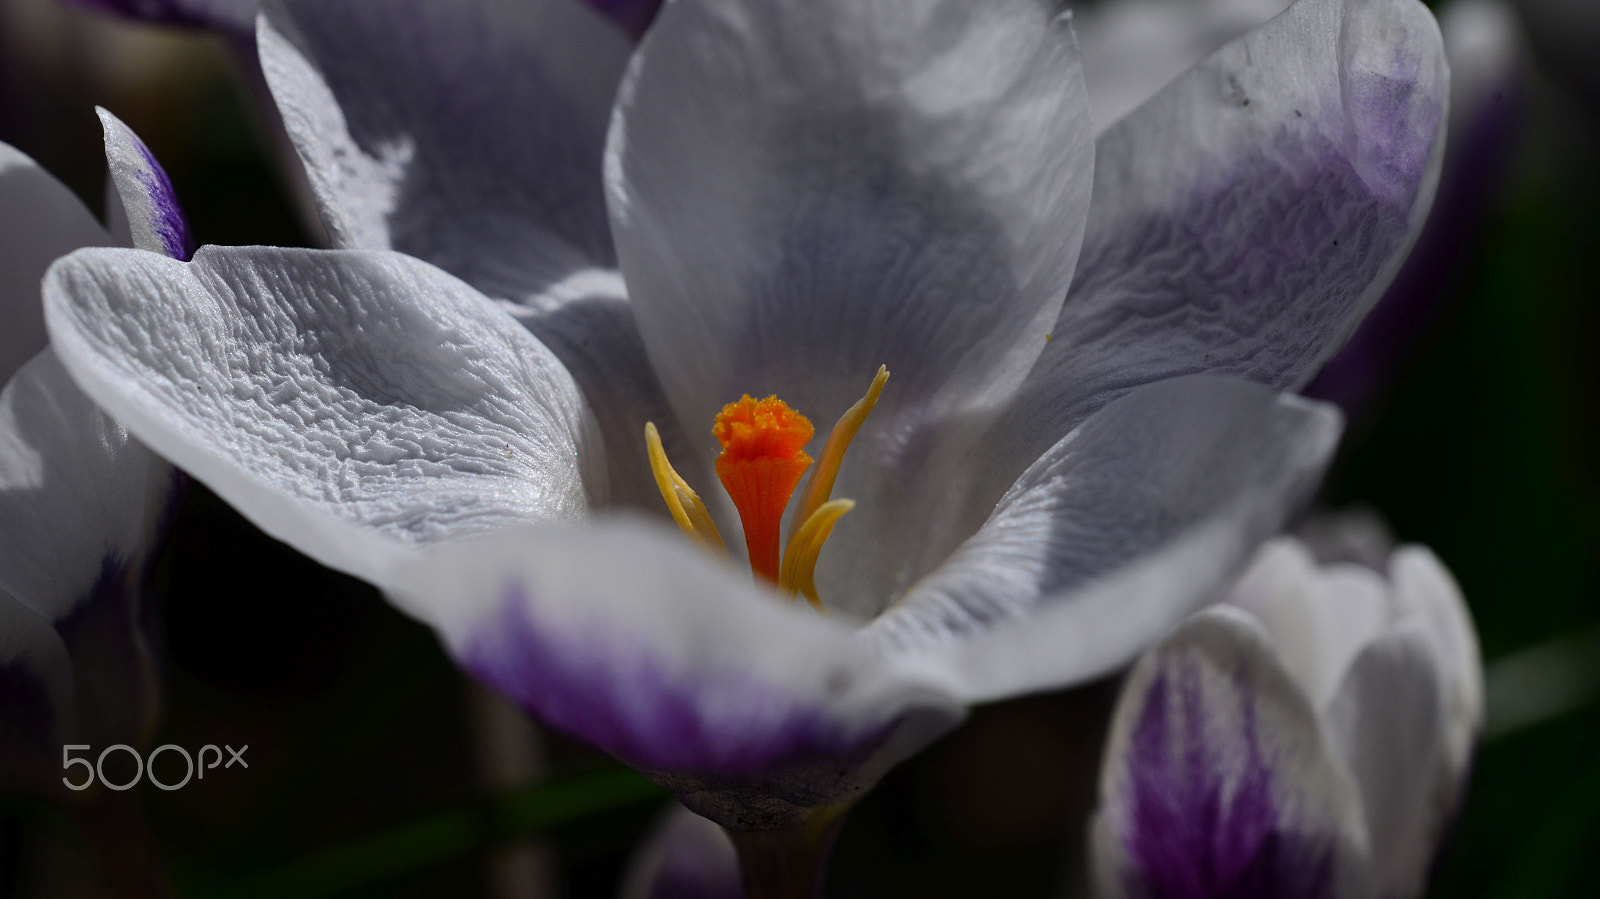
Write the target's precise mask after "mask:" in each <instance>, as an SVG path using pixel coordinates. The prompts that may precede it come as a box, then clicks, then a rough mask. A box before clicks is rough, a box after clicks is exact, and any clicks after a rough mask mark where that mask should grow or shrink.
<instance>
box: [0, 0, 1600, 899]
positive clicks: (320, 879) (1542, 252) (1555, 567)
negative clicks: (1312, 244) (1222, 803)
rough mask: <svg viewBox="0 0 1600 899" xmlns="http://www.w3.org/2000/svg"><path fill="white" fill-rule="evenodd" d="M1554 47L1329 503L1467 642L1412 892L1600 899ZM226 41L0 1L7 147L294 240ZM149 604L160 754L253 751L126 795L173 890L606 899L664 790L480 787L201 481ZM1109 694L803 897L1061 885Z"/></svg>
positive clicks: (48, 855)
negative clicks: (1454, 720) (137, 143)
mask: <svg viewBox="0 0 1600 899" xmlns="http://www.w3.org/2000/svg"><path fill="white" fill-rule="evenodd" d="M1571 2H1575V3H1577V2H1584V0H1571ZM1552 40H1553V39H1552V38H1551V37H1550V36H1549V35H1543V36H1541V35H1539V34H1537V33H1536V34H1535V35H1534V43H1533V52H1532V53H1530V58H1529V60H1528V65H1527V66H1526V72H1525V74H1526V78H1525V82H1524V93H1523V96H1522V97H1521V98H1520V99H1521V106H1520V125H1521V126H1522V129H1521V133H1520V134H1519V135H1518V137H1517V138H1516V140H1515V142H1514V145H1513V153H1512V159H1511V163H1510V168H1509V172H1508V174H1507V176H1506V178H1505V179H1504V180H1503V182H1502V183H1498V184H1496V183H1486V184H1484V185H1483V189H1484V190H1486V191H1490V192H1492V195H1493V199H1492V202H1491V204H1490V213H1489V215H1488V217H1487V219H1486V221H1485V223H1484V225H1483V228H1482V230H1481V233H1480V234H1479V235H1478V236H1477V238H1476V239H1475V240H1474V241H1473V242H1472V243H1471V244H1470V245H1469V246H1468V247H1467V248H1466V249H1465V251H1464V252H1463V254H1462V258H1461V259H1460V260H1459V266H1458V269H1457V271H1456V274H1455V278H1454V280H1453V282H1452V283H1451V284H1450V286H1449V288H1448V290H1449V299H1448V302H1447V304H1446V305H1445V307H1444V311H1443V313H1442V315H1440V316H1439V317H1438V319H1437V321H1436V322H1435V323H1434V325H1433V326H1432V327H1431V329H1430V330H1429V332H1428V333H1427V334H1425V335H1423V336H1422V338H1421V340H1420V341H1419V342H1418V344H1417V349H1416V351H1415V352H1414V353H1413V354H1412V355H1411V356H1410V358H1409V359H1408V360H1407V361H1406V362H1405V364H1404V366H1403V368H1402V369H1401V371H1400V373H1399V375H1398V376H1397V377H1396V378H1394V379H1393V380H1392V382H1391V383H1390V384H1389V385H1388V387H1387V388H1386V390H1385V391H1384V392H1383V393H1382V395H1381V396H1380V397H1379V398H1378V400H1377V401H1376V402H1375V403H1374V404H1373V405H1372V406H1371V407H1370V408H1369V409H1367V410H1366V411H1364V412H1362V413H1361V414H1359V415H1358V416H1356V417H1355V418H1354V419H1353V420H1352V422H1351V426H1350V428H1349V432H1348V434H1347V436H1346V441H1345V445H1344V448H1343V450H1342V453H1341V455H1340V457H1339V459H1338V461H1337V463H1336V465H1335V467H1334V471H1333V473H1332V476H1331V477H1330V479H1329V481H1328V483H1327V486H1326V488H1325V490H1324V494H1323V500H1322V501H1323V503H1324V504H1325V505H1328V506H1332V507H1340V506H1346V505H1350V504H1360V505H1364V506H1369V507H1371V508H1373V509H1376V510H1379V511H1381V513H1382V514H1383V515H1384V516H1385V517H1386V518H1387V519H1388V521H1389V522H1390V523H1391V524H1392V526H1393V529H1394V532H1395V533H1396V534H1397V535H1398V536H1399V537H1400V538H1402V539H1404V540H1409V541H1418V542H1423V543H1427V544H1429V545H1431V546H1432V547H1434V549H1435V550H1436V551H1437V553H1438V555H1439V556H1440V557H1441V558H1442V559H1443V560H1444V561H1445V562H1446V564H1448V565H1449V566H1450V567H1451V568H1452V569H1453V570H1454V572H1455V574H1456V576H1457V577H1458V578H1459V580H1460V582H1461V584H1462V587H1463V589H1464V591H1465V593H1466V596H1467V599H1468V602H1469V604H1470V605H1471V608H1472V611H1473V614H1474V616H1475V618H1476V620H1477V624H1478V629H1479V633H1480V636H1481V639H1482V646H1483V652H1484V657H1485V659H1486V661H1487V662H1488V664H1489V670H1490V684H1489V690H1490V697H1491V709H1490V735H1489V737H1488V738H1487V739H1486V740H1485V742H1484V743H1483V745H1482V747H1481V748H1480V751H1479V756H1478V762H1477V771H1476V777H1475V779H1474V782H1473V784H1472V788H1471V792H1470V795H1469V797H1468V800H1467V802H1466V805H1465V808H1464V810H1463V812H1462V814H1461V818H1460V821H1459V824H1458V827H1457V830H1456V833H1455V835H1454V839H1453V840H1452V841H1451V842H1450V844H1448V845H1447V847H1446V849H1445V850H1444V852H1443V854H1442V857H1441V858H1440V860H1439V864H1438V874H1437V877H1436V880H1435V883H1434V888H1433V890H1432V893H1431V895H1433V896H1438V897H1484V899H1511V897H1517V899H1541V897H1592V896H1596V895H1600V853H1597V852H1596V851H1595V849H1596V847H1597V846H1600V704H1596V703H1595V702H1593V701H1592V700H1593V699H1594V697H1595V695H1596V685H1597V684H1600V470H1597V468H1596V465H1595V463H1596V461H1597V460H1600V390H1596V387H1597V386H1600V354H1597V353H1596V341H1597V339H1600V304H1597V303H1596V302H1595V300H1596V298H1597V291H1596V274H1597V272H1600V168H1597V166H1596V165H1595V160H1596V159H1600V96H1597V95H1595V94H1592V93H1587V94H1586V93H1585V90H1586V89H1588V90H1592V89H1593V86H1594V84H1595V82H1594V81H1590V82H1588V83H1589V85H1590V87H1589V88H1585V87H1583V86H1582V85H1583V81H1582V79H1581V78H1573V77H1571V76H1572V75H1573V74H1574V73H1573V71H1572V70H1571V69H1570V68H1567V69H1563V68H1562V65H1563V64H1564V63H1562V62H1561V61H1560V59H1559V58H1558V59H1557V62H1556V64H1554V65H1552V64H1551V62H1550V60H1549V59H1546V58H1545V57H1543V56H1541V55H1540V51H1541V50H1542V49H1545V48H1547V47H1549V46H1551V42H1552ZM236 49H237V48H235V47H230V46H229V45H228V44H227V42H226V41H224V40H223V39H221V38H218V37H215V36H210V35H206V34H201V33H197V32H186V31H173V30H162V29H157V28H151V27H145V26H140V25H135V24H130V23H128V22H125V21H121V20H116V19H111V18H107V17H103V16H97V15H94V14H92V13H87V12H83V11H81V10H79V9H76V8H68V7H66V6H63V5H60V4H59V3H58V2H57V0H0V139H3V140H5V141H7V142H9V143H12V144H13V145H15V146H17V147H19V148H21V149H22V150H24V151H25V152H27V153H29V154H30V155H32V156H33V157H34V158H35V159H37V160H38V161H39V162H40V163H41V164H42V165H44V167H45V168H47V169H48V170H50V171H51V172H53V173H55V174H56V175H58V176H59V177H61V178H62V180H64V181H65V182H66V183H68V184H69V185H70V186H72V187H73V188H74V189H75V190H76V191H77V192H78V194H79V195H80V196H81V197H82V198H83V199H84V201H85V202H86V203H87V204H89V206H90V207H91V208H93V209H96V210H100V209H102V208H103V205H104V204H103V200H102V196H101V191H102V189H103V188H102V184H103V177H104V157H103V155H102V151H101V142H100V132H99V124H98V122H97V121H96V119H95V116H94V114H93V111H92V107H93V105H95V104H99V105H102V106H105V107H107V108H109V109H110V110H112V111H113V112H115V113H116V114H117V115H119V116H121V117H122V118H123V119H124V120H125V121H127V122H128V124H130V125H131V126H132V127H133V128H134V129H135V130H136V131H137V132H138V133H139V134H140V135H142V136H143V137H144V139H145V140H146V141H147V143H148V144H149V145H150V147H151V148H152V150H153V151H154V152H155V154H156V156H157V157H158V158H159V159H160V160H161V161H162V162H163V163H164V164H165V166H166V167H167V169H168V171H169V172H170V174H171V176H172V180H173V182H174V185H175V186H176V189H177V191H178V193H179V196H180V197H181V198H182V201H183V204H184V207H185V210H186V212H187V213H188V215H189V217H190V220H191V223H192V225H193V229H194V232H195V233H196V235H197V236H198V237H199V239H200V240H201V242H203V243H217V244H276V245H311V244H312V243H314V240H315V236H314V232H313V230H312V227H313V226H311V225H310V224H309V223H308V222H307V221H306V220H305V219H304V218H303V216H302V213H301V212H300V211H299V209H300V207H299V206H297V205H296V203H295V202H293V201H292V200H291V199H290V197H291V196H292V195H293V188H292V187H291V186H289V185H288V183H287V182H286V180H285V178H284V176H283V173H282V171H281V170H280V169H279V167H278V162H277V160H278V158H279V153H278V149H277V148H276V146H275V145H274V141H275V140H276V138H275V137H274V133H273V131H272V129H271V127H270V126H269V125H267V124H266V123H265V122H264V121H263V120H262V119H261V118H260V116H259V109H260V106H259V104H258V102H257V101H258V97H257V96H256V95H255V94H254V91H255V90H257V87H256V86H255V85H253V84H252V82H251V81H250V79H249V78H248V77H246V75H245V71H246V70H245V67H244V66H241V65H240V64H239V63H238V59H237V57H236V55H235V50H236ZM1594 52H1597V53H1600V47H1596V48H1594ZM1590 62H1592V63H1594V64H1595V66H1596V71H1600V61H1595V60H1591V61H1590ZM159 577H160V578H161V579H162V581H163V583H164V586H165V588H166V593H167V599H166V602H165V605H164V606H163V607H162V609H161V610H160V613H159V614H160V622H161V625H162V628H161V633H160V635H159V639H160V640H161V641H163V643H164V651H165V658H166V663H165V665H166V667H165V675H166V686H167V693H166V700H165V708H164V713H163V715H162V718H161V721H162V723H161V725H160V727H159V730H158V732H157V733H156V734H154V735H153V738H152V741H151V743H150V745H152V746H153V745H158V744H161V743H176V744H178V745H180V746H190V747H193V746H198V745H200V744H204V743H218V744H223V743H226V744H230V745H235V746H237V745H240V744H248V745H249V747H250V749H249V754H248V758H249V761H250V768H249V769H248V770H247V771H241V770H238V769H233V770H230V771H227V772H218V773H217V774H215V775H213V777H212V778H210V779H208V780H206V781H205V782H204V784H203V785H199V784H197V785H195V786H194V787H192V788H185V789H183V790H179V791H175V792H163V791H159V790H156V789H153V788H150V787H148V786H143V787H140V788H139V789H137V790H135V791H131V792H130V793H129V794H124V795H125V796H127V797H130V801H131V802H133V803H136V804H137V805H138V806H140V807H142V810H143V813H144V817H145V819H146V820H147V822H148V827H149V831H150V833H149V835H150V838H151V844H152V845H153V846H154V852H155V854H156V856H157V858H158V859H159V862H160V864H161V865H162V866H163V867H164V868H165V870H166V871H167V872H168V873H169V875H170V877H171V879H172V881H173V883H174V886H175V888H176V891H177V892H178V894H179V895H181V896H185V897H191V896H192V897H228V896H296V897H312V896H348V897H365V896H374V897H375V896H387V897H402V896H438V895H450V896H470V895H508V894H509V893H508V892H507V891H506V889H505V888H504V887H502V886H496V884H502V885H506V884H509V885H516V884H522V885H523V888H529V887H528V885H537V884H541V883H542V884H545V885H546V886H549V885H552V884H553V885H555V887H556V890H555V892H554V895H568V896H574V897H588V896H611V895H615V893H616V889H617V885H618V882H619V879H620V877H621V874H622V866H623V864H624V863H625V861H626V859H627V857H628V854H629V852H630V850H631V849H632V847H633V845H634V843H635V842H636V840H637V839H638V838H639V837H640V836H641V834H642V833H643V832H644V831H645V829H646V828H647V827H648V826H649V824H650V822H651V820H652V819H653V818H654V816H655V815H656V814H658V812H659V810H660V809H661V808H662V807H663V805H664V795H663V794H662V793H661V792H660V791H659V790H658V789H656V788H655V787H653V786H651V785H649V784H648V783H646V782H645V781H643V780H642V779H641V778H639V777H638V776H637V775H635V774H633V773H632V772H631V771H628V770H627V769H625V768H621V767H619V766H617V765H616V764H615V763H614V762H611V761H609V760H608V759H606V758H604V757H602V756H599V755H598V754H597V753H595V752H594V751H592V750H590V749H588V748H586V747H584V746H581V745H578V744H576V743H573V742H571V741H568V740H566V739H564V738H563V737H561V736H560V735H557V734H549V733H540V732H537V731H534V730H532V728H531V726H529V725H526V724H525V723H522V721H521V719H515V716H512V718H513V719H514V720H513V723H512V725H511V726H514V727H522V728H525V729H527V731H528V732H527V733H524V734H522V736H521V738H520V739H522V740H523V741H524V742H530V741H531V745H533V746H535V747H537V748H538V751H537V753H535V755H536V756H537V757H536V758H534V759H532V760H531V761H530V760H524V762H525V763H524V764H522V765H521V766H520V767H518V766H513V770H511V771H510V772H509V774H508V773H507V772H506V771H500V772H498V773H497V772H496V771H495V766H494V765H493V764H489V763H485V762H484V761H483V760H482V759H479V758H477V757H475V753H476V752H477V751H478V749H479V748H480V744H481V742H482V740H481V739H479V738H477V737H475V736H474V735H473V732H474V729H475V728H479V727H481V722H482V721H484V720H500V721H502V723H503V722H504V721H506V720H507V716H506V715H505V714H504V713H503V712H499V711H494V709H493V702H494V700H492V699H490V698H488V697H486V696H484V695H483V694H482V693H481V692H480V691H478V689H477V688H476V687H474V686H472V685H470V684H469V683H467V682H466V681H465V680H464V679H463V678H462V677H461V675H460V674H459V673H458V672H457V671H456V669H455V668H454V666H453V665H452V664H451V663H450V662H449V661H448V660H447V659H446V658H445V657H444V656H443V654H442V653H441V651H440V650H439V647H438V646H437V644H436V642H435V641H434V638H433V636H432V635H431V634H430V633H429V632H428V631H427V630H426V629H424V628H423V627H421V626H419V625H417V624H416V623H414V622H412V621H410V620H408V619H406V618H404V617H403V616H401V615H400V614H399V613H397V612H395V611H394V610H393V609H391V608H390V607H388V606H387V605H386V604H385V603H383V602H382V601H381V599H380V598H379V597H378V596H377V595H376V594H375V593H374V592H373V591H372V590H371V589H370V588H367V587H365V586H364V585H362V584H360V583H357V582H355V581H352V580H350V579H348V578H344V577H341V576H339V575H335V574H333V573H331V572H328V571H326V570H324V569H321V568H319V567H318V566H316V565H314V564H313V563H310V562H308V561H306V560H305V559H303V558H301V557H300V556H298V555H297V554H295V553H294V552H292V551H290V550H289V549H287V548H286V547H284V546H282V545H280V544H277V543H275V542H273V541H271V540H268V539H267V538H265V537H262V536H261V535H260V534H259V533H257V532H256V531H255V530H254V529H253V528H252V527H251V526H250V525H248V524H247V523H245V522H244V521H243V520H242V519H240V518H239V517H238V516H237V515H235V514H234V513H233V512H232V511H231V510H229V509H228V508H227V507H226V506H224V505H223V504H222V503H220V502H219V501H218V500H216V498H215V497H213V496H211V495H210V494H209V493H208V492H207V491H205V490H204V489H203V488H201V487H198V486H196V487H194V488H192V491H191V494H190V497H189V501H188V502H187V504H186V506H185V508H184V511H183V512H182V514H181V516H180V518H179V521H178V523H177V527H176V532H175V535H174V538H173V540H172V543H171V545H170V546H169V547H168V549H167V550H166V553H165V556H164V558H163V561H162V564H161V568H160V572H159ZM1113 698H1114V685H1112V684H1097V685H1091V686H1089V687H1086V688H1083V689H1079V690H1075V691H1071V692H1068V693H1062V694H1056V695H1049V696H1038V697H1031V698H1025V699H1020V700H1016V701H1013V702H1009V703H1004V704H1001V705H997V706H993V707H989V708H985V709H981V710H979V711H978V712H977V713H976V714H975V715H974V716H973V718H972V720H971V721H970V723H968V724H967V725H966V726H965V727H963V728H962V729H960V730H958V731H957V732H956V733H954V734H952V735H951V736H949V737H947V738H946V739H945V740H943V741H942V742H940V743H939V744H937V745H935V746H934V747H932V748H931V749H930V750H929V751H927V752H925V753H923V754H922V755H921V756H919V757H917V758H915V759H914V760H912V761H911V762H910V763H908V764H906V765H903V766H902V767H901V768H899V769H898V770H896V771H894V772H893V773H891V774H890V775H889V777H888V778H887V780H886V781H885V782H884V784H883V785H882V786H881V787H880V788H879V789H878V790H877V791H876V792H875V793H873V794H871V795H870V796H869V797H868V798H867V799H866V800H865V801H864V802H863V803H862V804H861V805H860V806H859V807H858V808H857V809H856V810H855V811H854V812H853V813H852V815H851V818H850V821H849V824H848V826H847V827H846V828H845V830H844V835H843V837H842V840H841V843H840V845H839V848H838V851H837V855H836V860H835V865H834V870H833V873H832V875H831V879H830V882H829V894H830V895H834V896H841V897H854V896H928V897H933V896H973V895H984V896H1069V895H1076V894H1078V893H1079V890H1080V889H1081V875H1082V871H1081V866H1082V859H1081V846H1082V818H1083V816H1084V814H1085V813H1086V812H1087V810H1088V808H1089V807H1090V806H1091V805H1092V800H1093V791H1094V780H1095V777H1096V774H1097V771H1096V769H1097V766H1098V757H1099V752H1100V740H1101V736H1102V732H1103V728H1104V723H1105V719H1106V717H1107V716H1108V714H1109V710H1110V706H1111V702H1112V699H1113ZM485 708H488V709H490V713H489V714H488V715H487V717H486V716H485V714H484V709H485ZM89 859H90V855H89V854H88V853H87V851H86V849H85V845H84V835H83V833H82V832H81V831H80V828H79V827H78V826H77V825H75V824H73V823H69V822H68V820H67V819H66V818H64V817H63V816H61V815H60V814H59V813H57V812H55V811H53V810H51V809H50V808H48V807H45V806H42V805H39V804H36V803H32V802H29V801H27V800H23V799H19V798H3V799H0V896H11V895H20V896H51V897H54V896H71V895H86V896H89V895H107V893H106V891H105V887H104V883H103V878H102V877H101V876H100V872H99V871H98V870H97V868H96V866H95V864H94V863H92V862H91V861H89Z"/></svg>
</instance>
